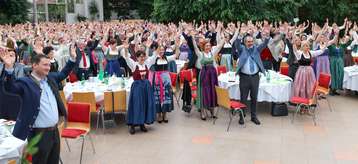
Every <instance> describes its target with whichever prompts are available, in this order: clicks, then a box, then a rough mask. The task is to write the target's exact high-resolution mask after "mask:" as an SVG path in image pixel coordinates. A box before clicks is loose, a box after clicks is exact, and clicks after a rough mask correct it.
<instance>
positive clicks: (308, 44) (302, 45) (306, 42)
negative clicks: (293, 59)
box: [301, 40, 311, 50]
mask: <svg viewBox="0 0 358 164" xmlns="http://www.w3.org/2000/svg"><path fill="white" fill-rule="evenodd" d="M305 45H307V46H308V47H310V45H311V43H310V42H309V41H308V40H304V41H301V50H303V47H304V46H305Z"/></svg>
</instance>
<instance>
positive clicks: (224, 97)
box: [215, 86, 230, 109]
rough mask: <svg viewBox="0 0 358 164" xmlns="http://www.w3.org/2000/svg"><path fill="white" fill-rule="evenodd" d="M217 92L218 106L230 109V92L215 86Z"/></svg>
mask: <svg viewBox="0 0 358 164" xmlns="http://www.w3.org/2000/svg"><path fill="white" fill-rule="evenodd" d="M215 91H216V95H217V98H218V105H219V106H221V107H224V108H227V109H230V98H229V91H228V90H226V89H224V88H220V87H218V86H215Z"/></svg>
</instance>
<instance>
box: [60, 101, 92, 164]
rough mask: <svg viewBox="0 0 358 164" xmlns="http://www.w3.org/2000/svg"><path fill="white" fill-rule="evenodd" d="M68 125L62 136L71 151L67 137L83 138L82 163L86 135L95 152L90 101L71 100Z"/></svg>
mask: <svg viewBox="0 0 358 164" xmlns="http://www.w3.org/2000/svg"><path fill="white" fill-rule="evenodd" d="M66 124H67V126H66V128H64V129H63V130H62V133H61V137H62V138H65V141H66V144H67V147H68V150H69V151H71V149H70V145H69V144H68V141H67V139H78V138H82V146H81V156H80V163H82V153H83V146H84V143H85V137H86V136H88V138H89V139H90V141H91V145H92V149H93V153H95V149H94V145H93V141H92V138H91V136H90V134H89V132H90V130H91V105H90V104H88V103H79V102H69V103H68V117H67V122H66Z"/></svg>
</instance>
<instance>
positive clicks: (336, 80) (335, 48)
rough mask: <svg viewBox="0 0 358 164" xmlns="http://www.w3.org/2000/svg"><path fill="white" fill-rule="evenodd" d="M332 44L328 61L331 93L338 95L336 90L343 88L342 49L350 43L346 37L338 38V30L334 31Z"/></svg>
mask: <svg viewBox="0 0 358 164" xmlns="http://www.w3.org/2000/svg"><path fill="white" fill-rule="evenodd" d="M335 35H336V36H335V39H334V44H333V45H331V46H329V47H328V49H329V62H330V69H331V90H330V91H331V93H330V94H331V95H332V96H334V95H339V93H338V92H337V90H341V89H343V75H344V71H343V69H344V61H343V56H344V51H345V50H346V49H347V47H348V46H349V44H350V41H348V40H347V39H346V38H342V39H338V35H339V31H336V32H335Z"/></svg>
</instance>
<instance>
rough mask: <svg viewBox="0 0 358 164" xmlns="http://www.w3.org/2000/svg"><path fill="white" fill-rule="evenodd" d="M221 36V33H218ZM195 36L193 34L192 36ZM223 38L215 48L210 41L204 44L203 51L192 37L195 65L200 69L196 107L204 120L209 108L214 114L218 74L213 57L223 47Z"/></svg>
mask: <svg viewBox="0 0 358 164" xmlns="http://www.w3.org/2000/svg"><path fill="white" fill-rule="evenodd" d="M220 36H221V35H220ZM192 37H193V38H195V37H194V36H192ZM224 43H225V39H224V37H223V36H221V41H220V43H218V45H217V46H216V47H215V48H212V45H211V43H210V42H206V43H205V44H204V48H203V50H204V51H200V49H199V48H198V46H197V44H196V41H195V39H193V45H194V50H195V54H196V55H197V57H198V59H197V61H196V67H197V68H198V69H201V71H200V73H199V79H198V84H197V86H198V90H197V95H198V96H197V98H196V107H197V108H198V109H199V111H200V114H201V119H202V120H206V111H205V110H209V111H210V113H211V116H212V117H213V118H215V116H214V108H215V107H216V106H217V95H216V91H215V86H217V85H218V75H217V72H216V62H215V57H216V56H217V55H218V53H219V51H220V50H221V48H222V47H223V45H224Z"/></svg>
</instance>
